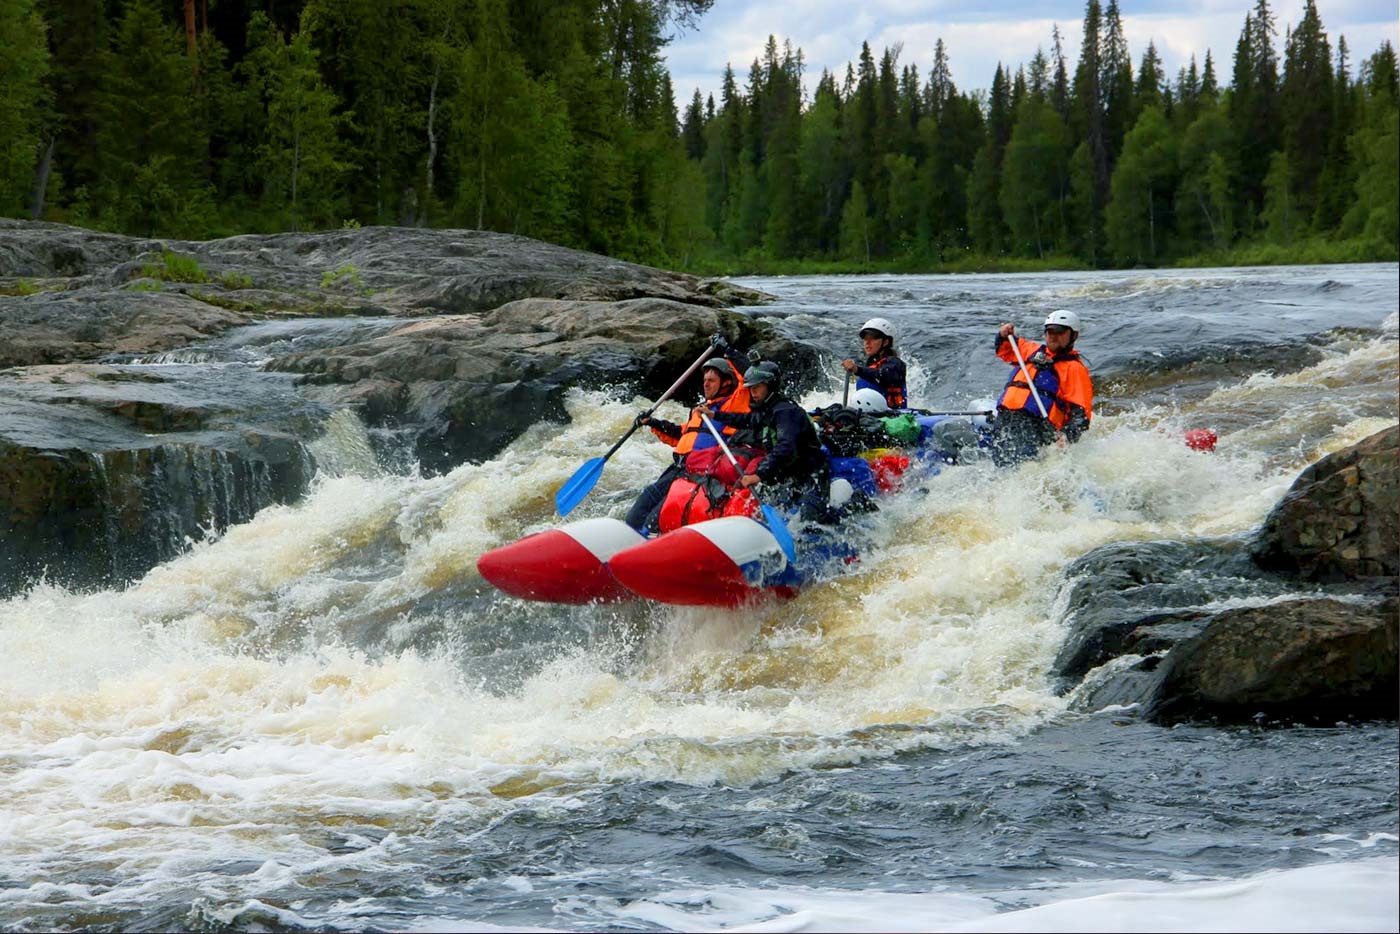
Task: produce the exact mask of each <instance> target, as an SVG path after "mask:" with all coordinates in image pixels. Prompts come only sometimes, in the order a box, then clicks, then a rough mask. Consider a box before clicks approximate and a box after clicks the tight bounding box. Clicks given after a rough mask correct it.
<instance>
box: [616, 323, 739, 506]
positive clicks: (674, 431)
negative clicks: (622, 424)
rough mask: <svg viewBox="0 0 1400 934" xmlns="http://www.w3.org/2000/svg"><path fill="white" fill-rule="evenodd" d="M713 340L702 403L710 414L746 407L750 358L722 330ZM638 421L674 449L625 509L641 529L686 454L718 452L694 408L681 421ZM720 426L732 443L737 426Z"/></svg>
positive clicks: (642, 417)
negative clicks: (745, 382) (745, 383)
mask: <svg viewBox="0 0 1400 934" xmlns="http://www.w3.org/2000/svg"><path fill="white" fill-rule="evenodd" d="M712 343H713V344H714V346H715V349H716V351H717V352H716V354H715V356H713V357H711V358H710V359H708V360H706V361H705V363H704V364H703V365H702V366H701V368H700V374H701V390H702V391H703V393H704V396H705V401H704V402H703V403H701V404H702V405H703V406H705V408H707V409H708V410H709V413H710V415H711V416H712V417H713V416H715V415H717V414H719V413H720V412H747V411H749V409H750V400H749V390H748V387H747V386H745V385H744V375H743V374H744V371H745V370H746V369H748V367H749V358H748V357H747V356H745V355H744V354H742V353H740V352H739V351H737V350H735V349H734V348H733V347H731V346H730V345H729V342H728V341H727V340H725V338H724V335H722V334H716V335H715V336H714V338H712ZM637 422H638V424H642V425H646V426H647V427H648V428H650V429H651V430H652V433H653V434H655V435H656V437H657V438H659V439H661V441H663V442H664V443H666V444H669V445H670V446H671V447H672V448H674V449H675V450H674V454H675V456H674V457H673V458H672V460H671V465H670V466H669V467H667V468H666V469H665V470H663V471H662V472H661V476H659V477H657V478H656V480H655V482H653V483H652V484H651V485H649V486H647V487H646V488H644V489H643V490H642V492H641V493H639V494H638V495H637V501H636V502H634V503H633V504H632V509H631V510H630V511H629V512H628V513H627V520H626V521H627V524H628V525H630V526H631V527H632V528H634V529H636V530H637V531H638V532H642V531H645V529H646V528H647V527H648V526H650V527H651V528H653V529H654V528H655V526H656V518H657V513H658V511H659V510H660V508H661V503H662V501H664V500H665V499H666V491H667V490H669V489H670V488H671V482H672V481H673V480H675V479H676V478H677V477H679V476H680V475H681V474H683V473H685V467H686V460H687V457H688V455H690V454H691V453H692V452H695V451H706V450H708V449H709V448H715V449H716V453H718V447H719V445H718V444H717V443H716V441H715V439H714V436H713V435H711V434H710V432H709V430H708V429H706V428H705V423H704V422H703V421H701V419H700V416H699V415H697V414H696V413H695V412H693V411H692V412H691V414H690V418H689V419H688V420H687V421H686V423H685V424H684V425H677V424H676V423H674V422H668V421H666V420H665V419H660V418H657V417H655V416H651V417H647V416H646V415H639V416H637ZM721 430H722V431H723V432H724V435H725V441H726V442H728V443H729V444H730V445H731V446H732V445H733V444H734V443H735V442H734V441H733V440H732V436H733V435H735V434H736V433H737V432H738V431H739V429H737V428H724V429H721Z"/></svg>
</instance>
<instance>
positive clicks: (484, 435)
mask: <svg viewBox="0 0 1400 934" xmlns="http://www.w3.org/2000/svg"><path fill="white" fill-rule="evenodd" d="M765 299H766V296H764V295H763V294H762V293H759V292H755V291H753V290H750V289H744V288H742V287H738V286H734V285H732V284H730V283H728V282H725V281H723V280H703V279H698V278H696V277H693V276H687V275H683V274H679V273H672V272H667V271H664V270H659V269H652V268H649V267H644V266H638V265H635V264H632V263H625V262H620V261H618V260H614V259H610V258H608V257H604V256H597V255H595V254H590V253H584V252H581V251H578V250H570V249H566V248H564V247H559V246H555V245H552V244H548V243H541V242H539V241H534V240H529V239H527V238H523V237H513V236H509V235H504V234H494V233H488V232H482V231H462V230H419V229H400V228H366V229H356V230H341V231H329V232H322V233H305V234H277V235H270V236H251V235H249V236H239V237H229V238H226V239H223V240H213V241H207V242H181V241H165V240H146V239H140V238H132V237H123V236H118V235H115V234H106V233H100V232H96V231H90V230H83V229H80V228H74V227H66V226H63V225H57V224H45V223H29V222H22V221H12V220H0V328H3V332H4V335H5V338H6V339H5V341H4V342H3V343H0V488H4V489H6V490H7V491H8V496H7V503H6V509H5V510H4V512H3V513H0V594H8V593H13V592H15V591H17V590H20V589H22V588H24V587H26V586H28V585H29V584H31V583H33V582H34V581H35V580H37V579H40V578H46V579H48V580H51V581H53V582H56V583H62V584H65V585H70V586H108V585H112V584H115V583H120V582H121V581H125V580H129V579H131V578H133V577H135V576H138V575H139V574H141V573H143V572H144V571H145V570H147V569H149V568H150V567H152V566H154V565H155V564H157V563H159V562H160V561H163V560H166V559H168V558H170V557H172V556H173V555H175V554H177V553H179V551H181V550H183V549H184V548H186V547H188V542H189V540H190V539H197V538H199V537H201V536H202V535H204V534H206V533H209V532H213V533H218V532H219V531H221V530H222V529H224V528H226V527H227V526H229V525H230V524H234V523H238V522H243V521H246V520H247V519H248V518H250V517H251V516H252V515H253V513H255V512H256V511H257V510H258V509H261V508H262V507H264V506H267V505H269V504H271V503H278V502H290V501H292V500H295V499H296V498H297V497H298V496H300V495H301V493H302V492H303V490H304V489H305V486H306V483H307V481H308V479H309V478H310V476H311V475H312V474H313V473H314V471H315V469H316V464H315V458H314V456H313V455H312V454H311V452H310V450H309V449H308V447H307V443H306V442H307V441H308V440H310V439H313V438H315V437H316V436H317V435H318V434H319V433H320V432H321V430H322V426H323V425H324V423H325V421H326V419H327V418H329V417H330V415H331V414H332V413H334V412H335V411H338V410H345V409H348V410H351V411H353V412H355V413H356V414H357V415H358V416H359V417H360V419H361V420H362V421H364V422H365V423H366V424H367V425H369V426H370V427H371V428H372V429H383V431H382V432H381V433H379V434H377V435H376V437H377V438H381V439H384V438H387V439H391V442H392V444H393V445H395V446H396V447H398V448H400V449H401V452H400V453H401V454H402V456H403V457H404V458H406V459H409V460H412V461H414V462H416V463H418V464H419V465H420V466H421V467H422V468H423V469H425V470H428V471H445V470H450V469H451V468H453V467H455V466H457V465H458V464H461V463H463V462H465V461H469V460H480V459H484V458H488V457H491V456H492V455H494V454H496V453H497V452H499V451H500V450H501V449H502V448H503V447H504V446H505V445H506V444H509V443H510V442H511V441H512V440H513V439H514V438H515V437H517V436H518V435H519V434H520V432H522V431H523V430H524V429H525V428H526V427H528V426H529V425H530V424H533V423H534V422H536V421H538V420H540V419H541V418H555V419H559V420H565V419H567V417H568V416H567V414H566V412H565V410H564V405H563V399H564V395H565V393H566V392H567V391H568V390H569V389H570V388H571V387H574V386H590V385H592V386H597V385H603V384H610V385H617V386H619V387H622V388H625V387H627V386H629V385H630V386H632V387H635V389H636V390H637V391H639V392H643V393H649V394H650V393H655V392H658V391H660V389H662V388H664V387H665V386H667V385H669V384H670V383H671V381H672V380H673V379H674V377H675V374H676V373H677V372H678V371H679V370H681V369H683V368H684V366H685V365H686V364H688V363H689V362H690V361H691V360H693V359H694V358H695V357H696V356H698V355H699V353H700V351H701V349H702V348H703V347H704V346H705V344H706V342H707V341H708V339H709V338H710V336H711V335H712V334H714V333H716V332H723V333H725V334H726V335H727V336H728V337H729V338H730V339H732V340H733V341H735V342H736V343H737V344H740V345H743V346H747V347H755V348H758V349H759V350H760V351H762V352H763V353H764V354H765V355H766V356H769V357H774V358H777V359H780V360H785V361H787V362H789V363H791V364H793V365H794V366H795V367H796V368H798V369H800V368H802V367H803V366H806V365H809V364H811V363H812V362H813V361H814V360H815V359H816V351H815V349H814V348H811V347H804V346H801V345H798V344H795V343H793V342H791V341H788V340H785V339H782V338H780V337H779V336H778V335H777V334H776V333H775V332H774V331H773V330H772V328H771V327H769V326H768V325H767V324H766V323H765V322H763V321H761V320H757V319H754V318H752V317H749V316H746V315H743V314H739V313H735V312H733V311H731V310H729V308H730V306H735V305H744V304H758V303H761V302H763V301H764V300H765ZM278 322H285V323H286V328H287V330H286V332H285V333H282V332H278V333H276V334H273V335H272V336H271V337H270V338H264V337H262V336H261V335H263V334H264V333H265V332H266V331H267V329H268V328H270V327H271V328H274V329H275V328H276V326H277V323H278ZM317 322H321V323H320V324H318V323H317ZM353 322H363V324H362V325H358V326H356V325H354V324H353ZM240 335H252V337H250V338H249V339H248V340H245V341H242V342H241V343H240V340H239V336H240ZM151 364H163V365H159V366H152V365H151ZM386 443H387V442H386ZM381 454H387V452H381Z"/></svg>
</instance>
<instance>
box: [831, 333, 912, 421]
mask: <svg viewBox="0 0 1400 934" xmlns="http://www.w3.org/2000/svg"><path fill="white" fill-rule="evenodd" d="M860 342H861V345H862V347H863V348H864V350H865V365H864V366H862V365H860V364H858V363H856V362H855V361H854V360H842V361H841V366H843V367H844V368H845V370H846V372H847V373H850V374H852V375H854V376H855V378H856V391H857V392H859V391H860V390H862V389H874V390H877V391H878V392H879V393H880V394H881V395H883V396H884V397H885V403H886V404H887V405H889V407H890V408H892V409H902V408H906V407H907V406H908V405H909V390H908V388H907V387H906V385H905V382H906V380H905V371H904V361H903V360H901V359H899V354H897V353H895V349H894V325H892V324H890V323H889V322H888V321H886V320H885V319H884V318H871V319H870V320H869V321H867V322H865V323H864V324H862V325H861V326H860Z"/></svg>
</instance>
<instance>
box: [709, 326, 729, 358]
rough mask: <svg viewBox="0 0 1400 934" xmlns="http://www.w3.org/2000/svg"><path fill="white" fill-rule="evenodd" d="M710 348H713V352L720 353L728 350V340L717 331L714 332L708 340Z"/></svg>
mask: <svg viewBox="0 0 1400 934" xmlns="http://www.w3.org/2000/svg"><path fill="white" fill-rule="evenodd" d="M710 346H711V347H713V348H714V349H715V350H718V351H720V352H721V353H722V352H724V351H726V350H729V349H730V348H729V340H728V339H727V338H726V337H725V336H724V335H723V334H721V333H719V332H718V331H716V332H715V336H714V337H711V338H710Z"/></svg>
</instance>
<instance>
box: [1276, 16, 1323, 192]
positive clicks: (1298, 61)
mask: <svg viewBox="0 0 1400 934" xmlns="http://www.w3.org/2000/svg"><path fill="white" fill-rule="evenodd" d="M1279 99H1280V107H1281V110H1282V114H1283V121H1284V126H1283V146H1284V151H1285V152H1287V153H1288V168H1289V171H1290V172H1292V173H1293V177H1292V179H1291V183H1290V187H1291V188H1292V190H1293V194H1294V196H1295V197H1296V198H1297V205H1296V208H1297V211H1298V213H1299V214H1300V215H1302V216H1304V217H1311V216H1312V214H1313V212H1314V211H1315V210H1316V208H1317V203H1318V191H1317V186H1318V181H1319V179H1320V177H1321V175H1322V171H1323V163H1324V160H1325V159H1326V156H1327V151H1328V142H1329V139H1330V136H1331V131H1332V121H1333V119H1334V107H1335V105H1336V100H1335V97H1334V96H1333V93H1332V48H1331V44H1330V43H1329V42H1328V41H1327V33H1326V32H1325V31H1324V30H1323V28H1322V20H1321V18H1320V17H1319V16H1318V14H1317V6H1316V5H1315V4H1314V2H1313V0H1304V4H1303V18H1302V19H1301V20H1300V21H1299V22H1298V25H1297V27H1296V28H1295V29H1293V30H1292V31H1291V32H1290V34H1289V37H1288V45H1287V48H1286V50H1285V54H1284V76H1283V84H1282V87H1281V90H1280V98H1279Z"/></svg>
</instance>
